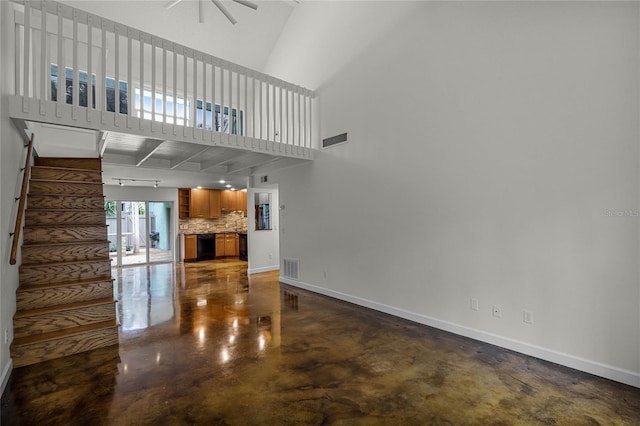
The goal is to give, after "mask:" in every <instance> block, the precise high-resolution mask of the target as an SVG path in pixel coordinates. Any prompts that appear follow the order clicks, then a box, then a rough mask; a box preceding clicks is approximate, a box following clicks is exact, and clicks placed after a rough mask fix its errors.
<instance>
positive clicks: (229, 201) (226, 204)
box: [220, 190, 247, 217]
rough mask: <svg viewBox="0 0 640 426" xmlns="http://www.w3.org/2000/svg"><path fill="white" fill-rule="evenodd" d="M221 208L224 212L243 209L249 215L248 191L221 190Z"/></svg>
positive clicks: (245, 214) (245, 215) (244, 213)
mask: <svg viewBox="0 0 640 426" xmlns="http://www.w3.org/2000/svg"><path fill="white" fill-rule="evenodd" d="M220 208H221V211H222V212H223V213H229V212H237V211H241V212H242V213H243V215H244V217H247V191H229V190H224V191H220Z"/></svg>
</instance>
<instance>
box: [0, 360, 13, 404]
mask: <svg viewBox="0 0 640 426" xmlns="http://www.w3.org/2000/svg"><path fill="white" fill-rule="evenodd" d="M12 370H13V359H12V358H9V362H7V365H5V366H4V370H2V382H1V383H2V388H0V395H2V394H3V393H4V389H5V388H6V387H7V383H8V382H9V377H10V376H11V371H12Z"/></svg>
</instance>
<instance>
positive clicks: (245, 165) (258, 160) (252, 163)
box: [228, 155, 280, 174]
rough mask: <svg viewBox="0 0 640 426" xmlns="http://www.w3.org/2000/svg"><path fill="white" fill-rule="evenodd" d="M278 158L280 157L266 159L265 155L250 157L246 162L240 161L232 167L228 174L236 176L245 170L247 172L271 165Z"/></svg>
mask: <svg viewBox="0 0 640 426" xmlns="http://www.w3.org/2000/svg"><path fill="white" fill-rule="evenodd" d="M278 158H280V157H265V156H263V155H260V156H259V157H250V158H247V159H246V160H245V161H238V162H237V163H234V164H232V165H230V166H229V172H228V173H229V174H236V173H238V172H241V171H243V170H247V169H251V168H253V167H258V166H261V165H263V164H268V163H271V162H273V161H276V160H277V159H278Z"/></svg>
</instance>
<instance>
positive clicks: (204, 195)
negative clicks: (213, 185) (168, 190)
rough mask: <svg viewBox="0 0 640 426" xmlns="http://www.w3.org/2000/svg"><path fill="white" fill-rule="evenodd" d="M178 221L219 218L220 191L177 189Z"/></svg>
mask: <svg viewBox="0 0 640 426" xmlns="http://www.w3.org/2000/svg"><path fill="white" fill-rule="evenodd" d="M178 203H179V206H178V214H179V217H180V219H189V218H202V219H213V218H217V217H220V216H221V211H220V191H218V190H217V189H189V188H180V189H178Z"/></svg>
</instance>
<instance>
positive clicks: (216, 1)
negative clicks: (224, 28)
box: [211, 0, 238, 25]
mask: <svg viewBox="0 0 640 426" xmlns="http://www.w3.org/2000/svg"><path fill="white" fill-rule="evenodd" d="M211 2H212V3H213V4H215V5H216V7H217V8H218V9H220V12H222V14H223V15H224V16H226V17H227V19H228V20H229V22H231V23H232V24H233V25H235V24H237V23H238V21H237V20H236V18H234V17H233V15H232V14H231V13H230V12H229V11H228V10H227V8H226V7H225V6H224V5H223V4H222V2H221V1H220V0H211Z"/></svg>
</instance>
